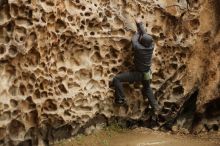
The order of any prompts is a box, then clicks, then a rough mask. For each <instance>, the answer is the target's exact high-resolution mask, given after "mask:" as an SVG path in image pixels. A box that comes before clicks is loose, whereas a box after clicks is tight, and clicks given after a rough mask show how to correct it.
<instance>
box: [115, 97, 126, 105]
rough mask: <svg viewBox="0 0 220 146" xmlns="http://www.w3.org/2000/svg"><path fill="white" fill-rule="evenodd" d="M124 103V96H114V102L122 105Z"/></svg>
mask: <svg viewBox="0 0 220 146" xmlns="http://www.w3.org/2000/svg"><path fill="white" fill-rule="evenodd" d="M125 103H126V101H125V99H124V98H115V104H118V105H123V104H125Z"/></svg>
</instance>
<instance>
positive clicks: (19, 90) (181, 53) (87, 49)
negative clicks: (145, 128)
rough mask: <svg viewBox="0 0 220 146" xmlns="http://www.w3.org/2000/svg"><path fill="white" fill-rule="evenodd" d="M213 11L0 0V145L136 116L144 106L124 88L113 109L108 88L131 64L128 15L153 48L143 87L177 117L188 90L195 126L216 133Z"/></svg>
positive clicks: (123, 0)
mask: <svg viewBox="0 0 220 146" xmlns="http://www.w3.org/2000/svg"><path fill="white" fill-rule="evenodd" d="M218 5H219V2H218V1H215V0H203V1H197V0H190V1H189V0H188V1H187V0H178V1H174V0H169V1H166V2H165V1H163V0H150V1H147V0H117V1H116V0H110V1H109V0H64V1H61V0H33V1H31V0H0V7H1V9H0V32H1V33H0V66H1V67H0V75H1V82H0V87H1V88H0V141H1V143H5V144H9V143H11V144H14V145H17V144H19V143H20V142H22V143H20V144H21V145H22V144H24V143H23V141H25V142H26V143H32V144H31V145H37V144H40V140H38V139H43V140H44V141H45V139H59V138H64V137H67V136H71V135H74V134H76V133H77V132H80V127H82V126H83V125H85V124H86V123H88V121H91V119H93V120H92V121H94V119H96V122H97V121H99V120H103V119H105V118H104V117H106V118H110V117H112V116H119V117H124V118H126V117H129V118H131V119H138V118H140V117H141V116H142V115H143V112H144V110H145V108H146V106H147V105H145V104H144V103H143V100H142V95H141V92H140V90H139V88H140V87H139V86H138V85H137V84H134V85H126V86H125V88H126V95H127V100H128V107H125V108H124V107H121V108H119V107H114V106H113V104H112V102H113V89H111V88H110V82H111V80H112V78H113V77H114V76H115V75H116V74H117V73H119V72H122V71H125V70H128V69H131V68H132V57H131V43H130V38H131V36H132V35H133V33H134V30H135V25H134V18H135V17H137V16H141V17H142V18H143V22H144V24H145V26H146V30H147V32H148V33H149V34H151V35H153V37H154V41H155V44H156V46H155V52H154V57H153V65H152V71H153V80H152V87H153V90H154V92H155V95H156V97H157V98H158V100H159V102H160V104H161V105H163V107H164V112H166V110H167V112H168V113H170V111H172V112H173V113H174V114H175V113H178V111H179V110H180V109H181V107H182V105H183V104H184V103H185V101H186V100H187V99H188V98H189V97H190V96H191V95H193V94H194V93H195V92H197V94H196V98H197V101H196V102H197V104H196V105H197V109H196V112H198V113H201V114H203V116H202V120H201V121H200V123H199V124H198V125H200V126H197V129H199V130H201V129H202V130H204V127H206V129H208V130H211V129H213V130H218V126H219V122H218V121H217V120H216V119H217V118H219V117H220V114H219V112H217V111H218V110H219V108H218V106H219V100H218V98H219V96H220V95H219V93H220V75H219V74H220V72H219V69H220V58H219V56H220V49H219V44H220V32H219V28H220V17H219V15H220V11H219V8H218ZM213 101H214V102H213ZM212 106H213V107H214V109H212V108H210V107H212ZM96 115H104V117H102V116H101V117H97V116H96ZM206 115H209V116H210V115H211V117H208V116H206ZM213 117H215V118H214V119H213ZM179 121H183V120H181V119H180V120H179ZM178 123H181V122H178V120H177V124H178ZM179 125H181V124H179ZM204 125H205V126H204ZM207 127H208V128H207ZM58 133H59V134H58ZM30 139H31V140H32V142H30ZM37 141H39V142H37Z"/></svg>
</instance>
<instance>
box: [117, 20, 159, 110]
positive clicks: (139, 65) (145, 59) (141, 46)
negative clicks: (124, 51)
mask: <svg viewBox="0 0 220 146" xmlns="http://www.w3.org/2000/svg"><path fill="white" fill-rule="evenodd" d="M135 22H136V26H137V32H136V33H135V35H134V36H133V37H132V46H133V51H134V65H135V71H130V72H124V73H120V74H118V75H116V76H115V77H114V78H113V85H114V87H115V103H116V104H118V105H123V104H125V95H124V91H123V87H122V84H121V82H129V83H133V82H142V85H143V88H142V95H143V97H144V100H145V101H146V99H147V98H148V100H149V103H150V105H151V107H152V108H153V109H154V111H155V113H157V112H159V111H160V106H159V104H158V102H157V100H156V99H155V97H154V94H153V91H152V89H151V87H150V81H151V78H152V73H151V69H150V66H151V58H152V54H153V50H154V43H153V38H152V36H150V35H149V34H147V33H146V32H145V30H144V26H143V23H142V22H141V19H139V18H137V19H136V20H135ZM146 97H147V98H146Z"/></svg>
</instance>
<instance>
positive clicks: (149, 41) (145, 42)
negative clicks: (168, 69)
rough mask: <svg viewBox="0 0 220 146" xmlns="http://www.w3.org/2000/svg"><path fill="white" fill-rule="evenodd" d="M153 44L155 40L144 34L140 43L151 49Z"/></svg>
mask: <svg viewBox="0 0 220 146" xmlns="http://www.w3.org/2000/svg"><path fill="white" fill-rule="evenodd" d="M152 42H153V38H152V36H150V35H148V34H144V35H143V36H142V38H141V40H140V43H141V44H142V45H143V46H145V47H149V46H150V45H151V44H152Z"/></svg>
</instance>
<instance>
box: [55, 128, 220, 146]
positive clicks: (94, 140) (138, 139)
mask: <svg viewBox="0 0 220 146" xmlns="http://www.w3.org/2000/svg"><path fill="white" fill-rule="evenodd" d="M53 146H220V134H219V133H215V134H210V133H209V134H203V135H200V136H194V135H184V134H171V133H164V132H158V131H153V130H150V129H146V128H138V129H134V130H102V131H97V132H95V133H93V134H91V135H88V136H77V137H76V138H72V139H68V140H63V141H60V142H56V144H54V145H53Z"/></svg>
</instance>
